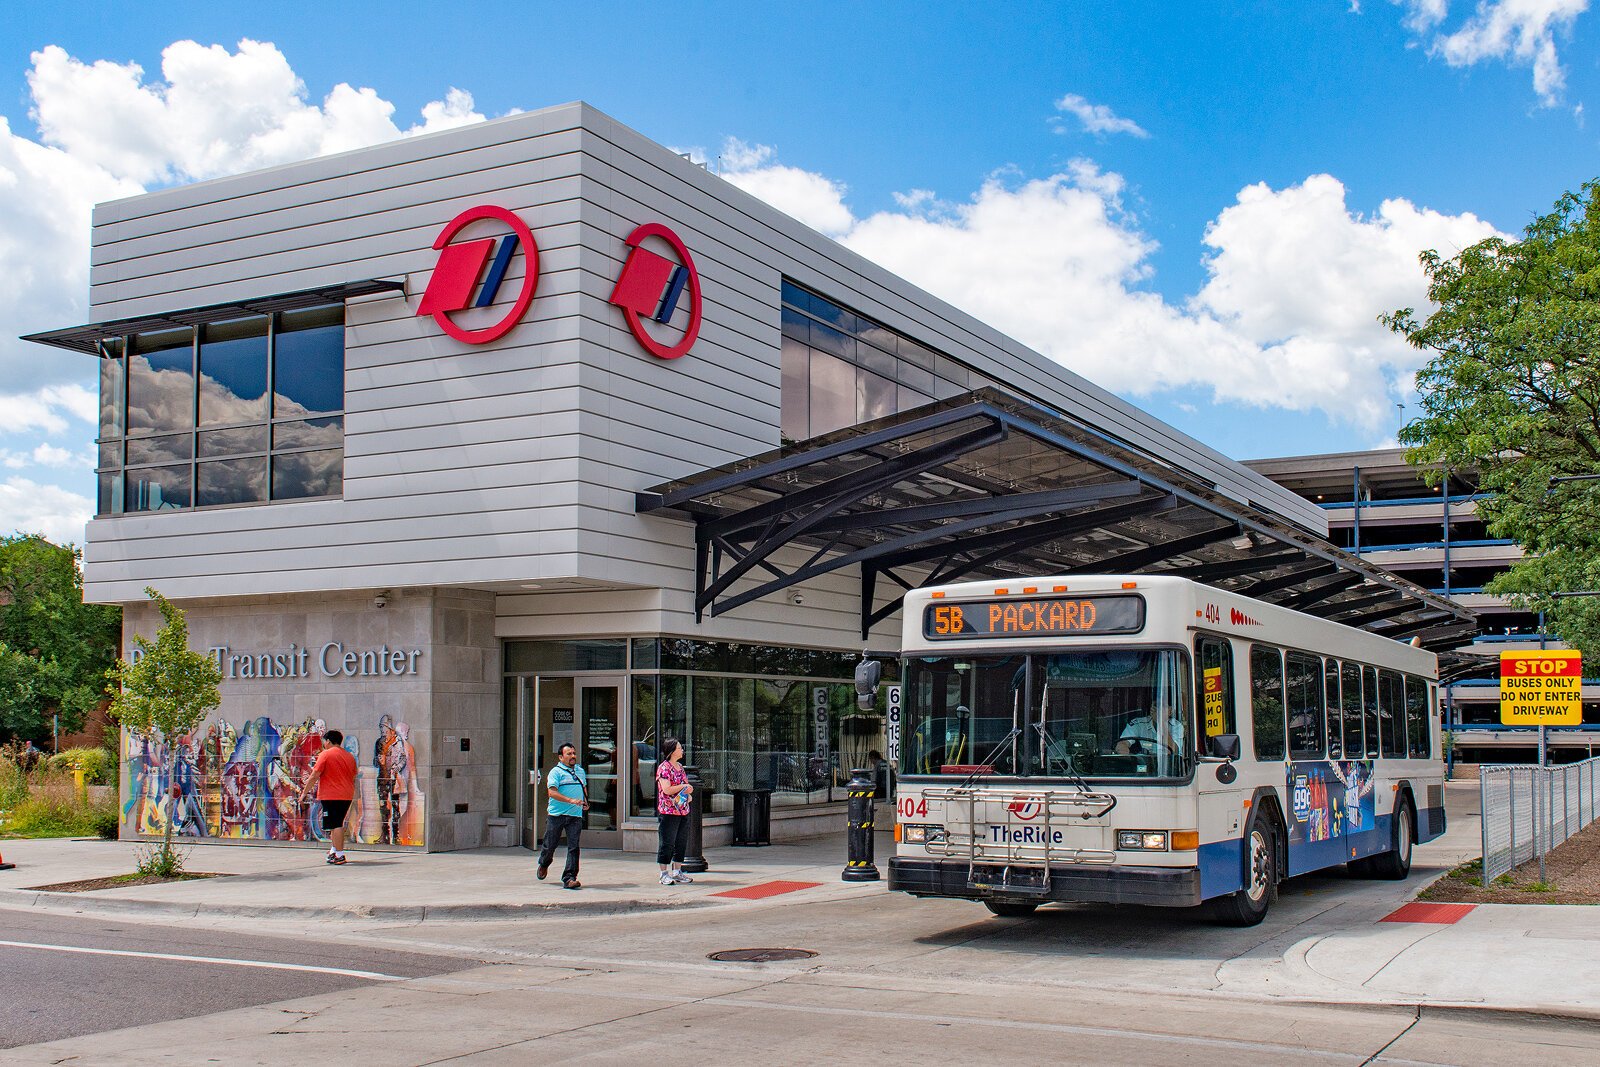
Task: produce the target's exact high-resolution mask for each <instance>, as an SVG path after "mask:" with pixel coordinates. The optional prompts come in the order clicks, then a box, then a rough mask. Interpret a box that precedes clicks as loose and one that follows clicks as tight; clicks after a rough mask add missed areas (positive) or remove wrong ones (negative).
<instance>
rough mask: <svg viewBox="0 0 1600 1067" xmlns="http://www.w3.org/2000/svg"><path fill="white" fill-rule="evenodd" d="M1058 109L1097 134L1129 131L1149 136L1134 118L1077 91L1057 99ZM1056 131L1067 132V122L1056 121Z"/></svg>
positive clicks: (1137, 135) (1137, 134)
mask: <svg viewBox="0 0 1600 1067" xmlns="http://www.w3.org/2000/svg"><path fill="white" fill-rule="evenodd" d="M1056 110H1057V111H1059V112H1062V113H1063V114H1066V115H1071V116H1073V117H1074V118H1076V119H1077V120H1078V121H1079V122H1080V123H1082V124H1083V128H1084V129H1085V130H1087V131H1088V132H1090V133H1092V134H1095V135H1097V136H1101V137H1103V136H1105V135H1106V134H1108V133H1127V134H1132V135H1133V136H1134V137H1149V136H1150V135H1149V134H1148V133H1146V132H1145V130H1144V127H1142V126H1140V125H1139V124H1138V123H1137V122H1134V121H1133V120H1132V119H1125V118H1122V117H1121V116H1119V115H1118V114H1117V113H1116V112H1115V111H1112V110H1111V109H1110V108H1109V107H1107V106H1106V105H1105V104H1091V103H1090V102H1089V101H1088V100H1086V99H1084V98H1083V97H1081V96H1079V95H1078V94H1077V93H1068V94H1067V95H1066V96H1063V97H1062V98H1061V99H1060V100H1057V101H1056ZM1056 132H1058V133H1064V132H1066V127H1065V124H1064V123H1062V122H1061V121H1060V120H1057V121H1056Z"/></svg>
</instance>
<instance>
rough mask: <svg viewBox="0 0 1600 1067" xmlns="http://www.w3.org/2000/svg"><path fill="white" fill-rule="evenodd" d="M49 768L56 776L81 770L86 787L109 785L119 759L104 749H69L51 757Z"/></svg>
mask: <svg viewBox="0 0 1600 1067" xmlns="http://www.w3.org/2000/svg"><path fill="white" fill-rule="evenodd" d="M48 766H49V768H50V771H51V773H56V774H68V775H70V774H71V773H72V772H73V771H75V770H81V771H82V772H83V781H84V784H85V785H107V784H109V782H110V781H111V776H112V775H114V774H115V773H116V770H117V757H116V756H115V755H113V754H112V753H111V751H110V750H109V749H104V748H69V749H66V750H65V751H62V752H58V753H56V754H55V755H54V756H51V757H50V759H49V762H48Z"/></svg>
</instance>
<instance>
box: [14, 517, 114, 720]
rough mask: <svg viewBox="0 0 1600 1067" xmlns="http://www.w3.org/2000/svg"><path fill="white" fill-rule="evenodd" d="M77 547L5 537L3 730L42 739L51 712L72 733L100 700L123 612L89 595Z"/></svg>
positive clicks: (25, 537) (26, 537)
mask: <svg viewBox="0 0 1600 1067" xmlns="http://www.w3.org/2000/svg"><path fill="white" fill-rule="evenodd" d="M78 562H79V556H78V550H77V549H75V548H71V547H66V548H63V547H61V546H59V545H54V544H51V543H50V542H49V541H46V540H45V539H44V538H43V537H39V536H37V535H17V536H10V537H0V737H3V736H16V737H22V738H26V739H29V740H33V741H43V740H45V739H46V738H48V737H49V736H50V719H51V716H52V715H56V714H59V715H60V716H61V728H62V730H63V731H64V732H67V733H71V732H73V731H75V730H77V729H78V728H79V727H81V726H82V725H83V720H84V718H85V716H87V715H88V714H89V712H91V711H93V710H94V708H95V707H96V706H97V705H98V704H99V703H100V700H101V697H102V693H103V690H104V688H105V674H106V669H107V668H109V667H110V666H111V663H112V661H113V660H115V659H116V655H117V639H118V635H119V634H120V633H121V631H122V612H121V610H120V609H119V608H115V607H111V606H108V605H104V604H85V603H84V602H83V576H82V574H80V573H79V570H78Z"/></svg>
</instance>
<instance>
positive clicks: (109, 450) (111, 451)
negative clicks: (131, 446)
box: [96, 441, 122, 467]
mask: <svg viewBox="0 0 1600 1067" xmlns="http://www.w3.org/2000/svg"><path fill="white" fill-rule="evenodd" d="M96 466H100V467H120V466H122V442H121V441H102V442H100V461H99V463H97V464H96Z"/></svg>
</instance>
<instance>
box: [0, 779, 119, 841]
mask: <svg viewBox="0 0 1600 1067" xmlns="http://www.w3.org/2000/svg"><path fill="white" fill-rule="evenodd" d="M107 820H110V821H111V822H112V823H115V822H116V820H117V809H116V805H115V804H114V803H110V802H105V801H102V802H99V803H96V802H93V801H90V800H89V799H88V798H87V797H86V796H84V795H83V793H81V792H79V790H78V788H77V786H76V785H75V784H74V783H73V781H72V779H71V778H68V777H65V776H62V775H45V776H43V777H41V778H39V779H37V780H35V781H34V782H33V783H32V785H31V787H30V788H29V791H28V795H27V796H26V798H24V799H23V800H22V801H21V802H20V803H18V804H16V805H15V806H14V807H12V808H11V809H10V810H9V811H8V812H7V813H6V814H5V816H4V821H0V837H89V836H91V835H96V836H98V835H101V834H103V833H104V831H103V829H102V827H104V826H105V824H106V821H107Z"/></svg>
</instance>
